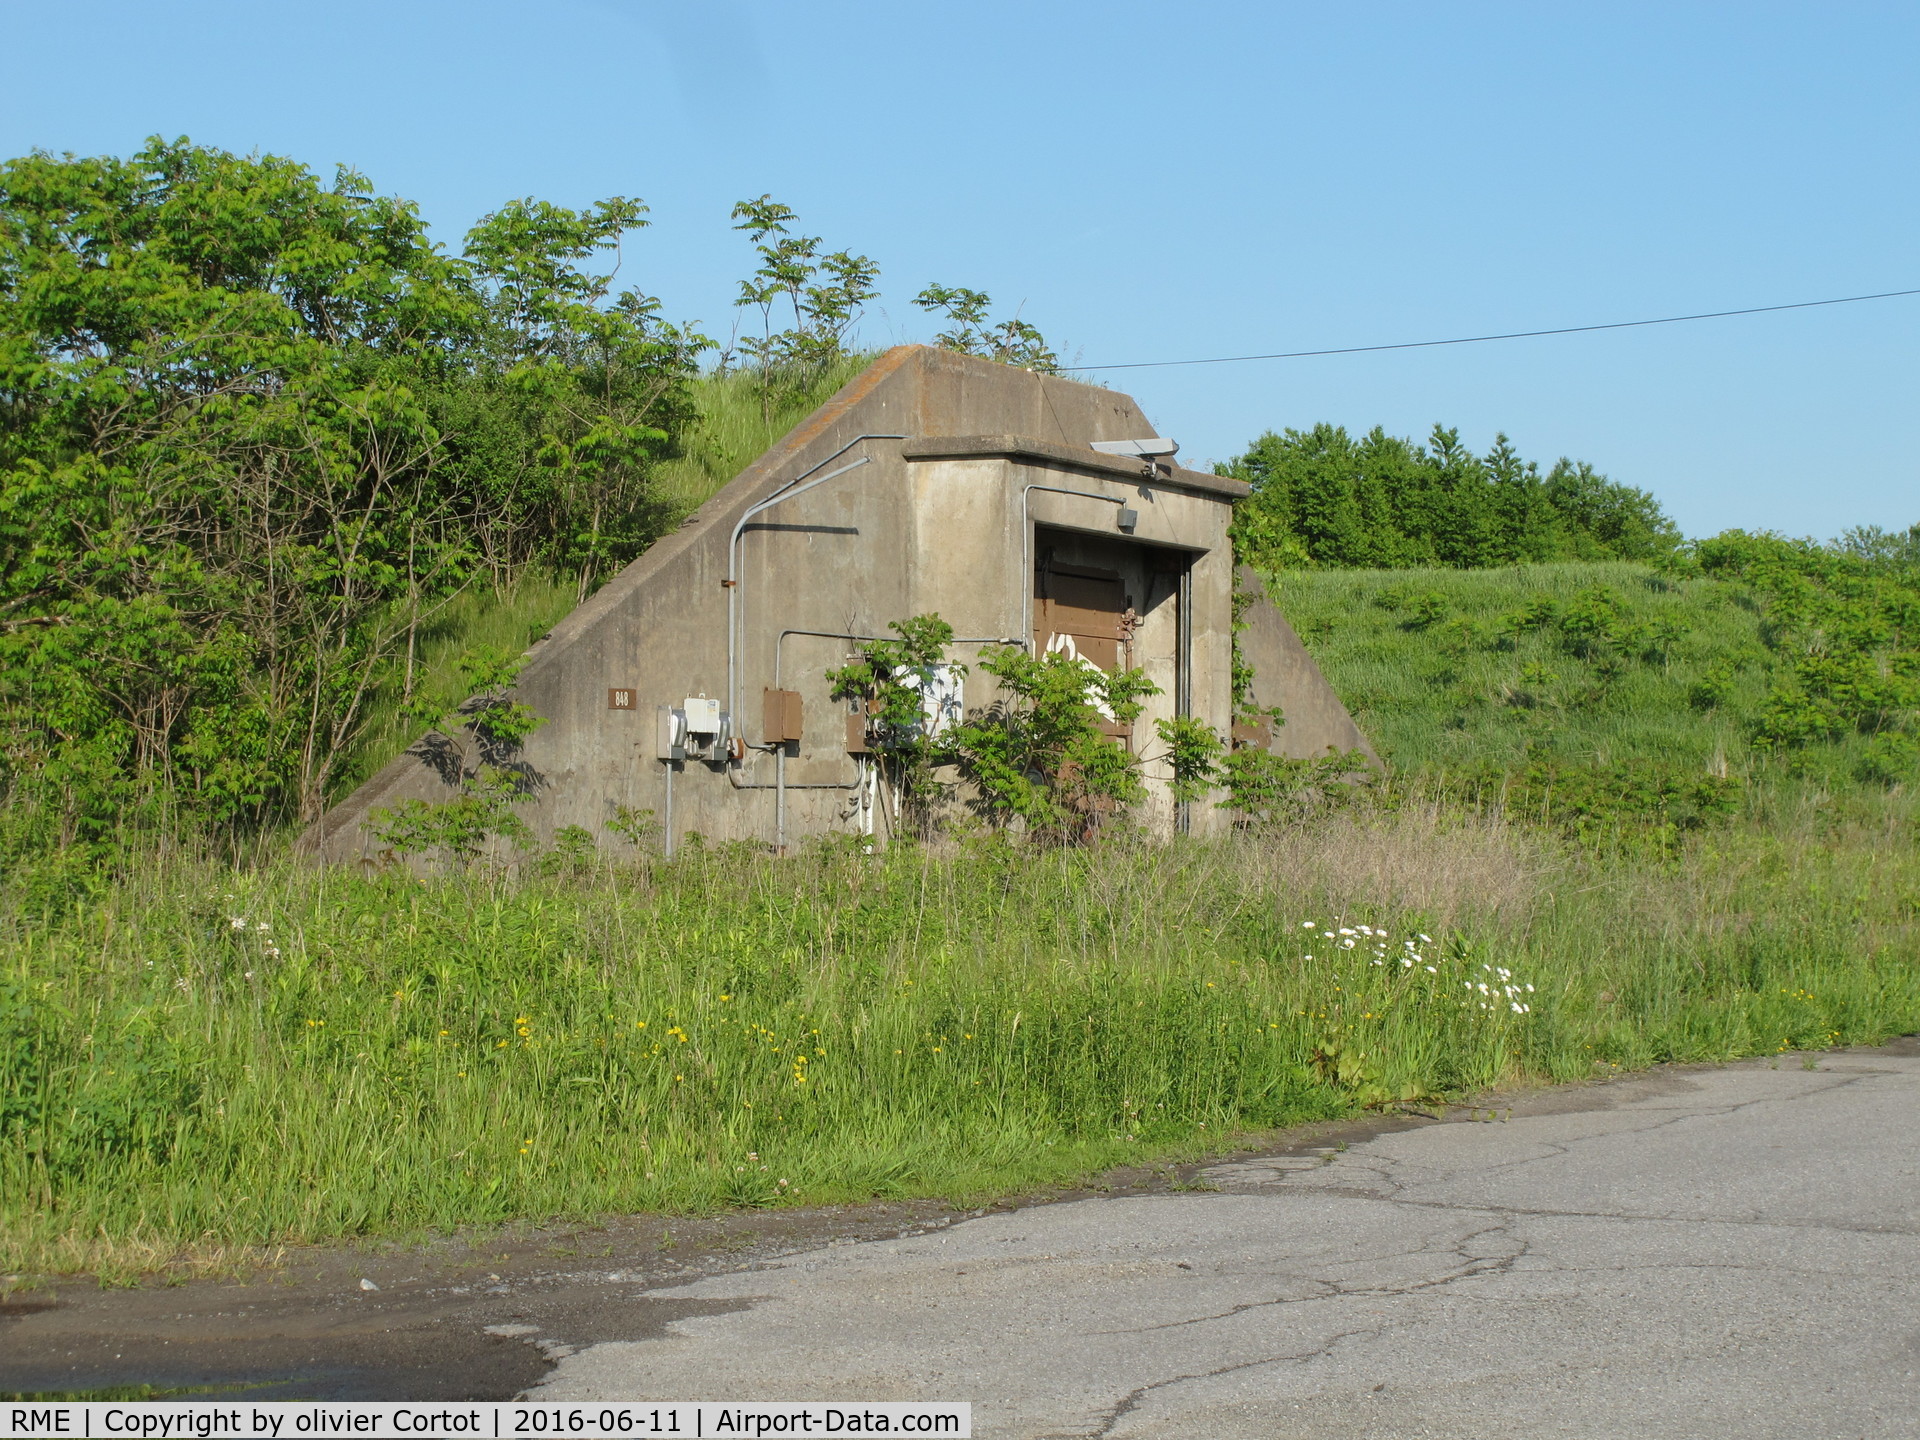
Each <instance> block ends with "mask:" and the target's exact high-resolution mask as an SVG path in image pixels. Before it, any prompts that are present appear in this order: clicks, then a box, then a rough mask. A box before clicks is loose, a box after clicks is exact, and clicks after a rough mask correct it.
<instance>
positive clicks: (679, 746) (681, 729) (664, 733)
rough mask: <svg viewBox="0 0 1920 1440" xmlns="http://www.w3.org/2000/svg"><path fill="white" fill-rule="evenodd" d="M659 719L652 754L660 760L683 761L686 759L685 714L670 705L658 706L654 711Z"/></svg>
mask: <svg viewBox="0 0 1920 1440" xmlns="http://www.w3.org/2000/svg"><path fill="white" fill-rule="evenodd" d="M654 714H655V715H657V716H658V717H659V740H658V743H657V744H656V745H655V747H654V753H655V755H657V756H658V757H659V758H660V759H662V760H668V761H673V760H684V759H686V758H687V712H686V711H684V710H677V709H675V708H674V707H673V706H671V705H660V706H656V707H655V709H654Z"/></svg>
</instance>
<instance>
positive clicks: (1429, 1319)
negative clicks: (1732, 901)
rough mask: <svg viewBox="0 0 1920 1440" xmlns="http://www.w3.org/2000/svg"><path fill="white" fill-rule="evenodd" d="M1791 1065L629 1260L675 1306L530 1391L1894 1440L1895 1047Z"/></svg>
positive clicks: (1913, 1389)
mask: <svg viewBox="0 0 1920 1440" xmlns="http://www.w3.org/2000/svg"><path fill="white" fill-rule="evenodd" d="M1805 1063H1811V1064H1814V1065H1816V1066H1817V1068H1814V1069H1808V1068H1804V1064H1803V1062H1802V1060H1801V1059H1800V1057H1798V1056H1788V1057H1783V1058H1782V1059H1781V1060H1780V1061H1779V1062H1776V1065H1775V1066H1774V1067H1769V1066H1768V1065H1767V1064H1765V1063H1760V1064H1746V1065H1738V1066H1731V1067H1728V1068H1725V1069H1717V1070H1690V1071H1678V1072H1676V1071H1666V1072H1661V1073H1658V1074H1655V1075H1652V1076H1648V1077H1642V1078H1638V1079H1631V1080H1624V1081H1619V1082H1615V1083H1613V1084H1610V1085H1605V1086H1597V1087H1578V1088H1573V1089H1567V1090H1560V1091H1549V1092H1543V1093H1540V1094H1537V1095H1535V1096H1532V1097H1529V1098H1527V1099H1526V1100H1523V1101H1521V1102H1519V1103H1518V1104H1517V1105H1516V1107H1515V1111H1514V1113H1513V1114H1512V1115H1511V1117H1510V1118H1501V1119H1497V1120H1478V1121H1476V1120H1473V1119H1469V1118H1460V1119H1457V1120H1454V1121H1451V1122H1448V1123H1442V1124H1434V1125H1427V1126H1422V1127H1419V1128H1414V1129H1406V1130H1399V1131H1396V1132H1392V1133H1385V1134H1378V1135H1375V1136H1373V1137H1371V1138H1367V1139H1363V1140H1362V1141H1361V1142H1360V1143H1357V1144H1354V1145H1352V1146H1351V1147H1349V1148H1345V1149H1328V1150H1326V1151H1325V1152H1323V1153H1317V1154H1316V1153H1312V1152H1311V1151H1309V1152H1307V1153H1296V1154H1293V1155H1276V1156H1265V1157H1261V1158H1255V1159H1248V1160H1244V1161H1237V1162H1233V1163H1226V1164H1221V1165H1217V1166H1214V1167H1212V1168H1210V1169H1208V1170H1207V1171H1205V1172H1203V1174H1202V1176H1201V1177H1200V1178H1201V1181H1202V1183H1203V1184H1205V1185H1209V1186H1211V1187H1213V1188H1211V1189H1205V1190H1199V1191H1184V1192H1178V1193H1168V1194H1158V1195H1139V1196H1115V1197H1108V1198H1098V1199H1087V1200H1080V1201H1074V1202H1070V1203H1062V1204H1054V1205H1043V1206H1034V1207H1029V1208H1023V1209H1019V1210H1016V1211H1012V1212H1010V1213H1000V1214H992V1215H988V1216H985V1217H983V1218H979V1219H973V1220H964V1221H961V1222H959V1223H954V1224H951V1225H948V1226H945V1227H943V1228H940V1229H938V1230H936V1231H934V1232H932V1233H926V1234H920V1235H917V1236H908V1237H901V1238H892V1239H880V1240H846V1241H842V1242H839V1243H833V1244H828V1245H825V1246H821V1247H818V1248H813V1249H810V1250H804V1251H801V1252H799V1253H793V1254H789V1255H786V1256H784V1257H780V1258H774V1259H769V1260H766V1261H764V1262H763V1263H759V1264H757V1265H755V1266H753V1267H752V1268H750V1269H745V1270H742V1271H735V1272H731V1273H726V1274H719V1275H709V1276H708V1277H706V1278H703V1279H700V1280H697V1281H694V1282H692V1283H688V1284H682V1285H667V1286H654V1287H651V1288H650V1289H649V1290H648V1291H647V1299H648V1300H649V1301H652V1302H655V1303H657V1304H660V1305H667V1306H676V1307H685V1308H683V1309H680V1310H679V1311H678V1315H679V1318H672V1319H666V1320H665V1323H663V1324H660V1325H658V1326H656V1327H655V1328H654V1329H653V1331H652V1334H651V1336H650V1338H644V1339H635V1340H614V1341H605V1342H602V1343H598V1344H589V1345H587V1346H585V1347H584V1348H582V1349H580V1350H578V1351H577V1352H576V1353H573V1354H570V1355H564V1356H563V1357H562V1358H560V1359H559V1363H558V1364H557V1366H556V1367H555V1368H553V1369H552V1370H551V1371H550V1372H549V1373H548V1375H547V1377H546V1379H545V1380H544V1382H542V1383H541V1384H540V1385H539V1386H538V1388H536V1389H535V1390H534V1391H533V1392H532V1393H533V1394H534V1395H535V1396H536V1397H538V1398H553V1399H617V1400H634V1399H643V1398H670V1399H692V1400H706V1399H729V1400H731V1399H741V1400H745V1399H768V1400H798V1399H821V1400H831V1399H846V1400H879V1399H941V1400H971V1401H973V1402H974V1406H975V1409H974V1415H975V1433H976V1434H977V1435H981V1436H985V1437H1003V1436H1005V1437H1013V1436H1034V1437H1040V1436H1050V1437H1058V1436H1086V1437H1093V1436H1113V1437H1145V1436H1156V1437H1157V1436H1169V1437H1171V1436H1178V1437H1182V1440H1188V1437H1205V1436H1220V1437H1238V1436H1248V1437H1253V1436H1257V1437H1260V1440H1280V1437H1290V1436H1312V1437H1316V1440H1330V1437H1361V1436H1365V1437H1393V1440H1415V1437H1441V1436H1444V1437H1462V1440H1468V1437H1471V1440H1495V1437H1507V1436H1512V1437H1526V1440H1540V1437H1547V1436H1579V1437H1593V1440H1601V1437H1605V1440H1622V1437H1631V1440H1655V1437H1688V1440H1693V1437H1761V1436H1769V1437H1770V1436H1781V1437H1787V1436H1791V1437H1795V1440H1802V1437H1806V1436H1819V1437H1823V1440H1836V1437H1852V1436H1874V1437H1879V1436H1886V1437H1901V1440H1910V1437H1913V1436H1915V1435H1920V1198H1917V1195H1916V1181H1917V1180H1920V1046H1917V1045H1915V1044H1914V1043H1913V1042H1912V1041H1907V1042H1902V1043H1900V1044H1896V1045H1893V1046H1889V1047H1885V1048H1884V1049H1881V1050H1875V1051H1852V1052H1847V1053H1843V1054H1832V1055H1823V1056H1819V1057H1817V1059H1815V1060H1812V1061H1810V1062H1805ZM663 1318H664V1316H663Z"/></svg>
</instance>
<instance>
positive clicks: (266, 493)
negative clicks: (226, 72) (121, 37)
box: [0, 139, 705, 849]
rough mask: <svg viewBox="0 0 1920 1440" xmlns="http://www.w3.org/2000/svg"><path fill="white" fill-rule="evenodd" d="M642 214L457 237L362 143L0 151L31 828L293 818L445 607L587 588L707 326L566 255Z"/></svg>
mask: <svg viewBox="0 0 1920 1440" xmlns="http://www.w3.org/2000/svg"><path fill="white" fill-rule="evenodd" d="M642 211H643V207H641V206H640V205H639V204H638V202H635V201H630V200H624V199H614V200H608V201H603V202H601V203H600V204H598V205H596V206H592V207H589V208H588V209H586V210H583V211H569V210H564V209H561V208H559V207H555V206H550V205H545V204H542V203H539V202H535V201H516V202H514V203H513V204H511V205H509V206H506V207H504V208H503V209H502V210H501V211H499V212H497V213H496V214H495V215H492V216H489V217H487V219H485V220H483V221H482V222H481V223H480V225H478V226H476V227H475V229H474V230H473V232H472V233H471V234H470V235H469V236H468V240H467V247H466V253H465V254H464V255H462V256H459V257H454V256H450V255H447V254H446V253H444V251H442V250H441V249H440V248H439V247H438V246H436V245H435V244H434V243H433V242H432V240H431V239H430V238H429V236H428V234H427V230H426V226H425V224H424V222H423V221H422V220H421V219H420V217H419V215H418V213H417V212H416V211H415V209H414V208H413V206H411V205H410V204H408V203H407V202H405V201H402V200H398V199H395V198H392V197H387V196H381V195H378V194H376V193H374V192H373V190H372V189H371V187H370V186H369V184H368V182H367V180H366V179H365V177H363V176H361V175H358V174H356V173H354V172H352V171H350V170H345V169H343V170H341V171H340V172H339V173H338V174H337V175H336V177H335V179H334V181H333V182H332V184H331V185H329V184H326V183H324V182H322V181H321V180H320V179H319V178H318V177H316V176H314V175H313V174H312V173H310V172H309V171H308V170H306V169H305V168H304V167H302V166H300V165H297V164H295V163H293V162H291V161H287V160H283V159H279V158H276V157H271V156H268V157H259V156H254V157H239V156H235V155H232V154H229V153H226V152H224V151H219V150H214V149H208V148H204V147H199V146H195V145H192V144H191V143H189V142H188V141H186V140H184V139H183V140H178V141H173V142H166V141H162V140H159V139H155V140H153V141H150V142H149V143H148V144H147V145H146V146H145V147H144V148H143V149H141V150H140V151H139V152H138V153H136V154H135V155H133V156H130V157H128V158H125V159H119V158H113V157H105V158H76V157H73V156H66V157H54V156H51V155H47V154H40V153H36V154H33V155H30V156H26V157H23V158H21V159H17V160H14V161H11V162H8V163H6V164H5V165H0V765H3V766H4V780H5V783H6V785H7V788H8V793H9V795H10V797H11V798H12V800H13V801H14V803H15V805H16V806H17V805H20V804H23V803H25V804H27V805H29V806H30V807H31V808H32V809H33V811H34V813H36V814H38V815H41V816H42V817H43V818H44V823H43V824H40V825H39V827H38V829H37V830H34V833H35V834H36V835H37V836H38V837H39V838H38V839H36V840H34V841H33V842H32V843H36V844H38V843H49V844H54V845H58V846H65V847H72V846H82V847H86V846H94V847H106V848H108V849H110V848H111V846H112V844H113V843H114V837H115V836H116V835H117V834H119V833H120V832H122V831H123V830H124V829H125V828H126V827H127V825H128V824H129V822H133V823H141V822H146V821H156V822H158V821H166V822H172V821H177V820H180V819H193V820H199V821H210V822H214V823H217V824H224V825H235V824H242V823H251V822H255V821H259V820H262V819H266V818H270V817H271V816H273V815H277V814H282V813H291V814H294V815H297V816H299V817H302V818H311V817H312V816H314V815H316V814H318V813H319V811H320V809H321V808H322V806H323V805H324V804H325V801H326V797H327V794H328V790H329V787H330V785H331V784H332V783H333V782H334V781H335V779H336V778H337V776H338V774H339V767H340V763H341V758H342V756H343V755H344V754H346V753H347V752H348V751H349V749H350V747H351V745H352V743H353V741H354V739H355V737H356V735H357V734H358V733H359V731H360V730H361V728H362V727H363V725H364V723H365V721H366V715H367V700H368V697H369V695H370V694H371V692H372V691H373V689H374V688H375V687H376V686H377V685H378V684H380V683H382V681H383V679H384V677H385V676H386V675H387V674H388V673H389V672H390V671H391V670H392V669H393V667H394V665H395V663H396V660H397V658H398V657H402V656H405V655H407V654H409V653H410V652H411V641H412V637H413V635H414V633H415V631H416V629H417V626H418V625H419V624H420V623H421V621H422V618H423V617H424V616H425V615H426V614H428V613H430V612H431V610H432V608H433V606H434V605H435V604H437V603H439V602H440V601H442V600H444V598H445V597H447V596H448V595H450V594H452V593H453V592H454V591H456V590H457V589H458V588H459V587H461V586H462V585H464V584H465V583H467V581H468V579H469V578H470V577H471V576H473V575H474V574H476V573H487V572H490V573H491V574H492V575H493V576H494V578H495V579H496V580H497V581H503V582H504V581H505V580H507V579H510V578H511V576H512V575H513V574H514V573H516V571H517V569H518V568H520V567H523V566H526V565H529V564H534V563H544V564H548V565H552V566H556V567H568V568H572V569H575V570H577V573H578V574H579V575H580V577H581V584H582V586H583V588H584V587H585V586H586V585H588V584H589V583H590V582H591V580H592V578H593V577H595V576H596V575H598V574H602V573H604V572H605V570H606V569H607V568H608V567H610V566H612V565H614V564H617V563H619V562H620V561H621V560H622V559H623V558H626V557H628V556H630V555H632V554H633V553H637V551H638V549H639V548H640V547H641V546H642V545H644V544H645V543H646V541H647V540H648V539H649V538H650V536H651V535H652V534H653V533H657V530H658V528H659V524H660V523H661V522H660V520H659V518H658V517H657V516H656V515H655V514H654V512H653V510H652V509H651V508H650V500H649V497H648V494H647V470H648V466H649V464H650V461H651V457H652V456H654V455H655V454H657V453H658V452H659V451H660V449H662V448H663V447H665V446H667V445H668V444H670V443H671V442H670V437H671V434H672V432H673V430H674V429H675V427H676V426H677V425H679V424H680V423H681V422H682V420H683V419H684V417H685V415H686V413H687V409H688V405H687V398H686V381H687V379H688V377H689V376H690V375H691V373H692V366H693V361H694V358H695V356H696V355H697V352H698V350H699V348H700V347H701V345H702V344H704V343H705V342H704V341H702V340H700V338H699V337H697V336H694V335H691V334H689V333H688V332H685V331H683V330H679V329H676V328H675V327H672V326H669V325H666V324H664V322H662V321H660V320H659V318H658V315H657V308H658V304H657V302H656V301H654V300H652V299H651V298H650V297H647V296H645V295H642V294H641V293H639V292H638V291H632V290H628V291H623V292H621V293H620V294H618V295H616V296H612V297H611V298H609V291H610V277H608V276H599V275H594V274H591V273H588V272H587V271H585V270H583V269H582V268H581V265H582V262H584V261H586V260H588V259H590V258H591V257H592V256H593V255H595V254H597V253H600V252H602V251H606V250H609V249H612V248H614V247H615V246H617V243H618V239H619V236H620V235H621V234H622V233H623V232H624V231H626V230H628V229H631V228H632V227H633V226H635V225H637V224H639V223H641V215H642ZM30 829H34V827H15V828H14V830H13V832H11V833H16V834H22V835H24V834H26V833H27V831H28V830H30ZM21 843H27V842H24V841H23V842H21Z"/></svg>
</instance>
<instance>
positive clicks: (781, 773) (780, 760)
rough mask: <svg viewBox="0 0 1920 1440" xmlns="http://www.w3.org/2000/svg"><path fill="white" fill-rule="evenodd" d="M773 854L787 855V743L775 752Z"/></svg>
mask: <svg viewBox="0 0 1920 1440" xmlns="http://www.w3.org/2000/svg"><path fill="white" fill-rule="evenodd" d="M773 853H774V854H776V855H784V854H786V853H787V742H786V741H784V740H782V741H781V742H780V748H779V749H777V750H775V751H774V752H773Z"/></svg>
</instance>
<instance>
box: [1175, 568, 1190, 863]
mask: <svg viewBox="0 0 1920 1440" xmlns="http://www.w3.org/2000/svg"><path fill="white" fill-rule="evenodd" d="M1173 603H1174V604H1175V605H1178V606H1179V607H1180V613H1179V614H1178V615H1177V616H1175V617H1174V619H1175V622H1176V629H1177V634H1178V638H1177V639H1176V640H1175V641H1174V644H1175V645H1176V646H1177V647H1178V649H1179V653H1178V654H1177V655H1175V656H1174V660H1173V713H1174V714H1175V715H1178V716H1179V717H1180V718H1181V719H1183V720H1184V719H1185V718H1186V717H1187V716H1189V715H1191V714H1192V713H1193V562H1192V561H1188V562H1187V568H1186V569H1184V570H1182V571H1181V572H1180V584H1179V588H1178V589H1176V590H1175V591H1174V599H1173ZM1174 823H1175V825H1176V826H1177V827H1178V829H1179V831H1180V833H1181V834H1182V835H1187V834H1191V833H1192V830H1193V802H1192V801H1189V800H1182V801H1181V802H1180V804H1179V807H1178V813H1177V814H1176V815H1175V818H1174Z"/></svg>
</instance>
